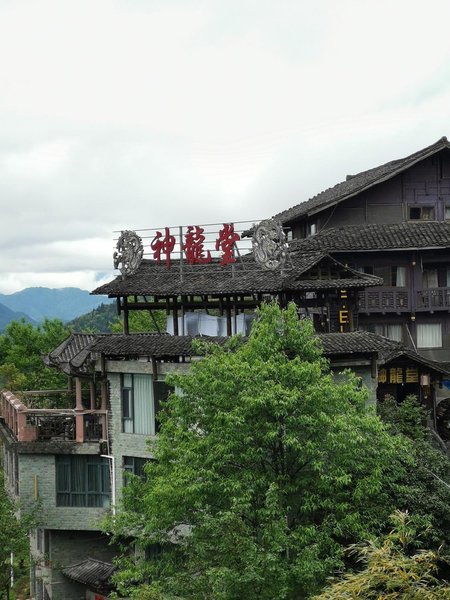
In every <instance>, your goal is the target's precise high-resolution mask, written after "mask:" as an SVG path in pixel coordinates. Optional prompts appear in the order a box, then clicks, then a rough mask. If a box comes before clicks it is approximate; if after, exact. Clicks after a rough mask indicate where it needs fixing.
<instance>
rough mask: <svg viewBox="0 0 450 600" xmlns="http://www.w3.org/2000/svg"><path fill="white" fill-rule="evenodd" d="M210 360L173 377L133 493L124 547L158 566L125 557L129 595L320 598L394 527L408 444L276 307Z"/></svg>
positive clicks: (122, 583)
mask: <svg viewBox="0 0 450 600" xmlns="http://www.w3.org/2000/svg"><path fill="white" fill-rule="evenodd" d="M203 352H204V354H205V356H204V358H203V360H201V361H196V362H193V363H192V365H191V369H190V372H189V374H187V375H176V376H173V377H172V378H171V380H170V383H172V384H173V385H174V386H176V390H177V393H176V394H173V395H171V396H170V398H169V400H168V402H167V403H166V405H165V410H164V411H163V415H162V427H161V432H160V434H159V437H158V439H157V441H156V442H154V443H153V444H152V451H153V453H154V456H155V458H156V460H155V461H151V462H150V463H149V464H148V465H147V466H146V479H145V480H144V481H139V480H137V479H136V480H134V481H133V483H132V485H130V486H128V487H127V488H125V490H124V501H123V507H122V510H121V511H119V513H118V515H116V517H115V519H114V521H113V522H112V529H113V531H114V533H115V535H116V536H117V538H122V539H123V538H124V536H128V538H130V536H133V537H134V538H135V539H136V540H137V542H138V544H139V545H140V546H141V547H142V548H144V549H146V550H147V553H149V556H153V557H154V558H148V557H147V559H145V560H142V561H138V562H137V563H136V562H135V561H134V560H132V559H128V558H127V557H126V554H124V557H123V558H122V560H121V561H120V566H121V570H120V574H119V577H118V582H119V589H120V590H121V591H122V592H124V593H129V594H133V593H135V594H137V595H136V597H139V598H143V597H144V591H143V588H139V589H138V590H137V591H136V585H137V584H139V583H141V584H143V585H146V588H145V589H146V592H145V593H146V594H147V595H148V598H172V597H174V598H175V597H176V598H196V599H202V598H204V599H208V600H216V599H217V600H219V599H220V600H237V599H242V598H246V599H248V600H253V599H255V600H256V599H258V600H264V599H267V600H269V599H270V600H272V599H274V598H277V599H279V600H283V599H292V600H293V599H294V598H295V599H299V598H305V597H309V596H310V595H311V594H313V593H315V592H317V591H318V590H319V589H320V588H321V586H323V584H324V582H325V580H326V578H327V577H328V576H329V575H330V574H331V573H332V572H334V571H335V570H336V569H340V568H342V567H343V564H344V563H343V561H344V549H345V547H346V546H347V545H348V544H350V543H354V542H356V541H358V540H361V539H367V538H368V537H370V536H371V535H378V534H379V533H380V532H381V531H383V530H384V528H385V527H386V524H387V522H388V519H389V515H390V514H391V513H392V511H393V510H394V508H395V492H396V486H397V481H398V479H399V478H401V477H402V474H403V476H405V473H406V472H407V470H408V468H412V464H413V461H412V459H411V456H410V454H409V452H408V450H409V446H408V444H407V443H406V442H405V439H404V438H403V437H402V436H393V435H391V434H390V433H389V432H388V431H387V427H386V426H385V425H384V424H383V423H382V422H381V420H380V419H379V418H378V417H377V416H376V415H375V414H374V411H373V410H371V409H368V408H367V407H366V398H367V392H366V390H365V389H363V388H362V387H361V386H360V382H359V381H358V380H357V379H356V378H355V377H354V376H352V375H351V374H350V373H348V374H347V377H346V378H345V379H344V380H343V381H341V382H339V383H337V382H336V381H335V380H334V379H333V376H332V374H331V372H330V369H329V365H328V363H327V361H326V360H325V359H324V358H323V356H322V351H321V348H320V344H319V342H318V340H317V338H316V337H315V336H314V334H313V328H312V324H311V323H310V321H308V320H303V321H301V320H299V319H298V315H297V312H296V307H295V306H294V305H290V306H289V307H288V308H287V310H285V311H282V310H280V308H279V307H278V306H277V305H275V304H270V305H265V306H263V307H262V308H261V310H260V313H259V319H258V321H257V322H256V323H255V324H254V326H253V328H252V332H251V335H250V337H249V339H248V341H247V342H246V343H241V341H240V340H239V339H232V340H231V341H230V342H229V343H228V345H226V346H223V347H219V346H214V345H212V346H210V345H207V344H205V345H203ZM156 548H159V549H162V552H157V553H155V552H154V550H155V549H156Z"/></svg>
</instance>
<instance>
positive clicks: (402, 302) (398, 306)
mask: <svg viewBox="0 0 450 600" xmlns="http://www.w3.org/2000/svg"><path fill="white" fill-rule="evenodd" d="M359 311H360V312H368V313H371V312H375V313H380V312H381V313H385V312H389V313H402V312H410V311H411V302H410V296H409V292H408V290H407V289H405V288H400V287H391V288H386V287H383V288H370V289H367V290H364V291H363V292H360V293H359Z"/></svg>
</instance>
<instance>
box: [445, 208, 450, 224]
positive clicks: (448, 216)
mask: <svg viewBox="0 0 450 600" xmlns="http://www.w3.org/2000/svg"><path fill="white" fill-rule="evenodd" d="M444 219H446V220H447V219H450V206H449V205H447V206H446V207H445V208H444Z"/></svg>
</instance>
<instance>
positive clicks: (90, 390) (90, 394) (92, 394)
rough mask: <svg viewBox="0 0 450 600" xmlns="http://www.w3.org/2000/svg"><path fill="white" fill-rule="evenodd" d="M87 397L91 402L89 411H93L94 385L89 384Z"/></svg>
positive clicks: (92, 383) (91, 382)
mask: <svg viewBox="0 0 450 600" xmlns="http://www.w3.org/2000/svg"><path fill="white" fill-rule="evenodd" d="M89 397H90V401H91V410H95V383H94V382H93V381H90V382H89Z"/></svg>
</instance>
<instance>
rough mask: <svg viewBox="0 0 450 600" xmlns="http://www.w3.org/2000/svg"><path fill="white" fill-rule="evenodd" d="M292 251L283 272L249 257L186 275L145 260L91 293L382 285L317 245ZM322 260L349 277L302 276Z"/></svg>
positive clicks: (223, 291)
mask: <svg viewBox="0 0 450 600" xmlns="http://www.w3.org/2000/svg"><path fill="white" fill-rule="evenodd" d="M292 248H293V249H294V251H293V252H291V255H290V259H291V261H292V262H291V261H288V263H287V265H286V268H285V270H284V271H283V272H282V273H281V272H272V271H265V270H263V269H261V267H259V266H258V265H257V264H256V263H255V262H254V261H253V260H250V259H248V258H247V259H246V260H245V261H243V263H242V264H240V263H237V264H236V265H235V267H234V269H232V268H231V266H229V265H228V266H226V267H221V266H219V265H218V264H210V265H195V266H194V267H190V268H189V267H188V268H186V267H185V270H184V271H183V279H182V278H181V276H180V270H179V265H178V264H174V265H173V266H172V268H171V269H170V270H169V269H167V268H166V267H165V266H164V265H159V264H156V263H155V262H154V261H150V260H143V261H142V263H141V265H140V267H139V270H138V271H137V272H136V273H135V274H134V275H130V276H128V277H126V278H125V279H122V277H116V279H114V280H113V281H111V282H109V283H107V284H105V285H102V286H101V287H99V288H97V289H95V290H94V291H93V292H92V294H108V295H109V296H112V297H114V296H121V295H124V296H126V295H129V296H132V295H138V296H145V295H150V296H151V295H156V296H161V297H165V296H179V295H195V294H213V295H227V294H228V295H231V294H249V293H274V292H275V293H276V292H281V291H288V290H292V291H296V290H310V289H327V288H328V289H329V288H331V289H338V288H341V287H343V286H345V287H356V288H363V287H369V286H373V285H380V284H381V280H380V279H378V278H374V277H373V276H370V275H365V274H364V275H363V274H361V273H358V272H356V271H352V270H351V269H348V268H346V267H344V266H343V265H340V263H337V261H336V260H334V259H333V258H331V257H330V256H328V255H327V254H326V253H324V252H323V251H322V250H320V249H318V248H315V249H314V250H308V251H303V250H302V251H301V252H300V251H296V249H295V247H294V246H292ZM321 261H331V262H333V263H334V264H336V265H338V266H340V267H342V269H343V270H344V269H347V274H348V277H347V278H345V281H341V280H340V279H334V280H333V279H329V280H326V279H322V280H319V279H306V277H305V278H302V276H304V274H306V273H307V272H308V271H309V270H310V269H311V268H313V267H314V266H315V265H317V264H318V263H320V262H321Z"/></svg>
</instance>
